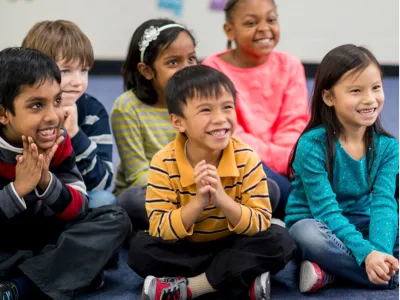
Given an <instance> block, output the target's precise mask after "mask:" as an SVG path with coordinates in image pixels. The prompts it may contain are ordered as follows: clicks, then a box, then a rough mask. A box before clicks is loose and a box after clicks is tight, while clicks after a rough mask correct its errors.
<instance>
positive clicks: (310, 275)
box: [299, 260, 318, 293]
mask: <svg viewBox="0 0 400 300" xmlns="http://www.w3.org/2000/svg"><path fill="white" fill-rule="evenodd" d="M299 281H300V282H299V288H300V292H301V293H308V292H310V291H311V289H312V288H313V286H314V285H315V284H316V283H317V281H318V275H317V273H315V269H314V266H313V264H312V262H310V261H308V260H305V261H303V262H302V263H301V267H300V280H299Z"/></svg>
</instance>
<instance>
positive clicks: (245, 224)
mask: <svg viewBox="0 0 400 300" xmlns="http://www.w3.org/2000/svg"><path fill="white" fill-rule="evenodd" d="M240 207H241V209H242V215H241V217H240V220H239V223H237V225H236V226H235V227H233V226H232V224H231V223H230V222H228V229H229V230H230V231H233V232H236V233H237V234H244V233H245V232H246V231H247V230H248V229H249V227H250V221H251V220H250V218H251V211H250V209H251V208H249V207H247V206H244V205H240Z"/></svg>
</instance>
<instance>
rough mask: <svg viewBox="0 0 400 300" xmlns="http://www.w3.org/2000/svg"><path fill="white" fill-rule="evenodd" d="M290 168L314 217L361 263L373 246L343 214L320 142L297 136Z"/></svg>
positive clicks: (373, 248)
mask: <svg viewBox="0 0 400 300" xmlns="http://www.w3.org/2000/svg"><path fill="white" fill-rule="evenodd" d="M293 168H294V171H295V172H297V173H298V175H299V176H300V179H301V182H302V184H303V188H304V191H305V194H306V197H307V201H308V204H309V206H310V210H311V214H312V215H313V217H314V218H315V219H318V220H321V221H322V222H324V223H325V224H326V225H327V227H328V228H329V229H330V230H331V231H332V233H333V234H334V235H336V236H337V238H338V239H340V240H341V241H342V242H343V243H344V244H345V245H346V247H347V248H349V249H350V251H351V252H352V253H353V255H354V257H355V259H356V260H357V263H358V264H359V265H361V264H362V262H363V261H364V259H365V257H366V256H367V255H368V254H369V253H370V252H371V251H372V250H375V247H374V246H373V245H371V243H370V242H369V241H368V240H365V239H364V238H363V235H362V234H361V233H360V232H359V231H357V229H356V228H355V226H354V225H353V224H351V223H350V222H349V220H348V219H347V218H346V217H345V216H343V214H342V209H340V207H339V204H338V202H337V200H336V194H335V193H334V192H333V190H332V187H331V184H330V182H329V179H328V173H327V171H326V167H325V150H324V148H323V144H322V143H321V142H320V141H319V140H317V139H315V138H312V137H307V136H303V137H302V138H300V140H299V144H298V146H297V149H296V156H295V160H294V163H293Z"/></svg>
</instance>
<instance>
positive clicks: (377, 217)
mask: <svg viewBox="0 0 400 300" xmlns="http://www.w3.org/2000/svg"><path fill="white" fill-rule="evenodd" d="M382 156H383V157H382V160H381V163H380V165H379V167H378V172H377V175H376V179H375V182H374V184H373V187H372V199H371V208H370V225H369V226H370V227H369V240H370V242H371V244H372V245H374V246H375V247H376V248H377V250H378V251H381V252H384V253H388V254H391V255H393V247H394V244H395V241H396V237H397V233H398V225H399V222H398V213H397V202H396V200H395V198H394V193H395V190H396V180H397V179H396V175H397V174H398V173H399V144H398V142H397V141H396V140H395V139H392V143H390V144H389V145H388V147H386V149H385V151H384V152H383V153H382Z"/></svg>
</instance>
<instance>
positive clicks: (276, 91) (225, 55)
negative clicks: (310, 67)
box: [203, 0, 308, 218]
mask: <svg viewBox="0 0 400 300" xmlns="http://www.w3.org/2000/svg"><path fill="white" fill-rule="evenodd" d="M225 15H226V22H225V24H224V31H225V33H226V36H227V37H228V50H226V51H224V52H221V53H217V54H214V55H212V56H210V57H208V58H206V59H205V60H204V61H203V64H205V65H208V66H211V67H213V68H216V69H218V70H219V71H221V72H223V73H225V74H226V75H227V76H228V77H229V78H230V79H231V80H232V81H233V83H234V84H235V87H236V89H237V91H238V97H237V98H238V99H237V105H236V110H237V116H238V129H237V131H236V133H235V135H236V137H238V138H239V139H241V140H242V141H243V142H245V143H247V144H248V145H250V146H251V147H253V148H254V149H255V150H256V151H257V152H258V154H259V156H260V157H261V160H262V161H263V163H264V170H265V172H266V174H267V176H268V178H270V179H272V180H274V181H275V182H276V183H277V184H278V186H279V189H280V197H279V200H278V201H273V200H274V199H271V204H272V206H273V209H274V216H276V217H280V218H282V217H283V215H284V210H285V205H286V202H287V197H288V194H289V192H290V183H289V180H288V179H287V178H286V177H285V174H286V170H287V165H288V160H289V156H290V152H291V151H292V148H293V146H294V145H295V143H296V141H297V139H298V138H299V136H300V134H301V132H302V131H303V129H304V128H305V126H306V124H307V122H308V94H307V86H306V78H305V73H304V68H303V65H302V63H301V61H300V59H298V58H296V57H294V56H292V55H289V54H286V53H283V52H279V51H276V50H274V48H275V47H276V45H277V44H278V42H279V35H280V32H279V23H278V14H277V10H276V5H275V2H274V1H273V0H244V1H243V0H241V1H239V0H229V1H228V2H227V4H226V6H225ZM232 42H235V46H236V48H234V49H231V44H232Z"/></svg>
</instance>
